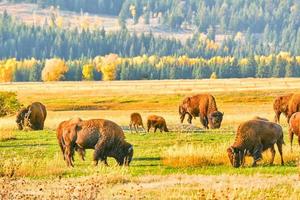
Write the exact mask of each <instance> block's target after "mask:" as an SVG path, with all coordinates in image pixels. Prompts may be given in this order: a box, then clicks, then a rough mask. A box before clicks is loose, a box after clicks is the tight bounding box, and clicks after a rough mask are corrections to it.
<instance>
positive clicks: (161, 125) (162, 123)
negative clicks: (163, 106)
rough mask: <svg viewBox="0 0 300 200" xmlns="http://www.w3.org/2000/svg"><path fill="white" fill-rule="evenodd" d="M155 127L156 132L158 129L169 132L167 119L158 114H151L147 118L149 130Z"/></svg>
mask: <svg viewBox="0 0 300 200" xmlns="http://www.w3.org/2000/svg"><path fill="white" fill-rule="evenodd" d="M151 127H153V128H154V133H155V132H156V129H159V130H160V132H163V131H165V132H169V130H168V128H167V124H166V120H165V119H164V118H163V117H161V116H157V115H150V116H148V118H147V131H148V132H149V130H150V128H151Z"/></svg>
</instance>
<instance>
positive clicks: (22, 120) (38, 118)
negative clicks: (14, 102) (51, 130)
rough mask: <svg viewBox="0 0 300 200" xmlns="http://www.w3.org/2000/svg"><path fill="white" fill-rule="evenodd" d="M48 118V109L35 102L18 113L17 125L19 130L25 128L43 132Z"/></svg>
mask: <svg viewBox="0 0 300 200" xmlns="http://www.w3.org/2000/svg"><path fill="white" fill-rule="evenodd" d="M46 117H47V111H46V107H45V106H44V105H43V104H42V103H40V102H34V103H32V104H31V105H29V106H27V107H26V108H22V109H21V110H20V111H19V112H18V113H17V116H16V123H17V126H18V129H19V130H23V128H24V127H29V128H31V129H33V130H43V129H44V123H45V120H46Z"/></svg>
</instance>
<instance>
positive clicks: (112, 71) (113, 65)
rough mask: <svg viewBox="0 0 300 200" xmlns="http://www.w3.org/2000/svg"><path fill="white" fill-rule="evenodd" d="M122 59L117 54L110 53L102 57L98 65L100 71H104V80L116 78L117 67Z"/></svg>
mask: <svg viewBox="0 0 300 200" xmlns="http://www.w3.org/2000/svg"><path fill="white" fill-rule="evenodd" d="M120 63H121V59H120V58H119V56H118V55H117V54H109V55H107V56H105V57H103V58H102V60H101V63H100V64H98V65H97V69H98V71H101V73H102V80H104V81H112V80H115V79H116V69H117V66H118V64H120Z"/></svg>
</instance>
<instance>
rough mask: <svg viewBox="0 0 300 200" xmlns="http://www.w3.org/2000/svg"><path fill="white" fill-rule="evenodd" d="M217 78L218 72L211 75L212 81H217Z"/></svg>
mask: <svg viewBox="0 0 300 200" xmlns="http://www.w3.org/2000/svg"><path fill="white" fill-rule="evenodd" d="M217 78H218V76H217V74H216V72H213V73H211V75H210V79H217Z"/></svg>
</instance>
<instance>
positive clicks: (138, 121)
mask: <svg viewBox="0 0 300 200" xmlns="http://www.w3.org/2000/svg"><path fill="white" fill-rule="evenodd" d="M132 126H133V127H134V129H135V132H137V133H138V130H137V129H138V127H139V126H141V127H142V128H143V129H144V131H145V128H144V124H143V119H142V116H141V115H140V113H131V115H130V124H129V127H130V131H131V133H132ZM145 132H146V131H145Z"/></svg>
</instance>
